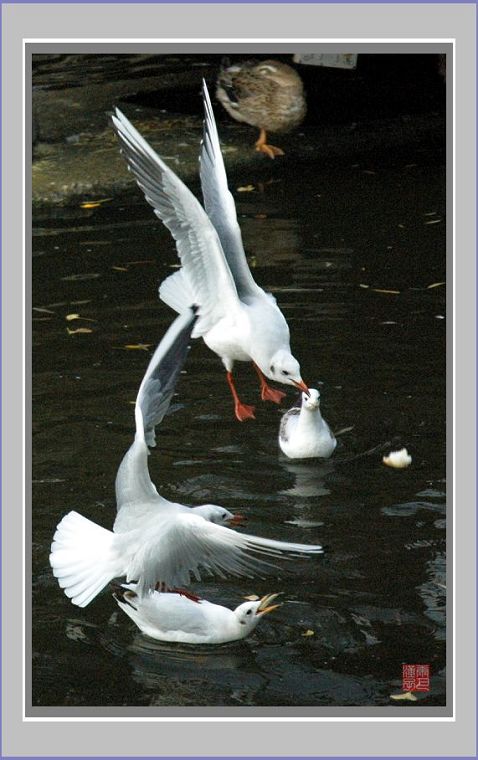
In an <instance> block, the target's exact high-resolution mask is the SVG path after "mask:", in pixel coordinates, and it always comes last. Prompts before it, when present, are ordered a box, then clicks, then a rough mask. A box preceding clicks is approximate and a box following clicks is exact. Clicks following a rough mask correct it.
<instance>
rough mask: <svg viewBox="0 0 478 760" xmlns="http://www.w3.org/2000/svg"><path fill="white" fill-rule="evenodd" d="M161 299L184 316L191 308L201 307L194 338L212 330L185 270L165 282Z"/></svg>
mask: <svg viewBox="0 0 478 760" xmlns="http://www.w3.org/2000/svg"><path fill="white" fill-rule="evenodd" d="M159 297H160V299H161V301H163V302H164V303H165V304H167V305H168V306H170V307H171V309H174V311H176V312H177V313H178V314H184V312H185V311H187V310H188V309H190V308H191V306H199V315H200V317H199V320H198V322H197V323H196V324H195V326H194V330H193V332H192V335H191V337H192V338H198V337H199V336H200V335H203V334H204V333H205V332H207V331H208V330H209V329H210V328H211V324H209V322H208V323H206V320H205V319H204V317H203V318H201V303H200V299H199V298H198V297H197V296H196V295H195V294H194V291H193V288H192V286H191V283H190V282H189V280H188V278H187V275H186V274H185V271H184V269H179V270H178V271H177V272H174V274H170V275H169V277H166V279H165V280H163V282H162V283H161V285H160V286H159Z"/></svg>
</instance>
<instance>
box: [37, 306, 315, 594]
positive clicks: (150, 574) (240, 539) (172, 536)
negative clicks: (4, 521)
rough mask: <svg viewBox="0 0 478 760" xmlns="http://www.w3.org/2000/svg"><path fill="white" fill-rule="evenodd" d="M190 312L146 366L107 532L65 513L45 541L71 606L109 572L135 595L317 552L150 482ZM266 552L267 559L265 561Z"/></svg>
mask: <svg viewBox="0 0 478 760" xmlns="http://www.w3.org/2000/svg"><path fill="white" fill-rule="evenodd" d="M197 319H198V317H197V314H196V313H194V310H193V309H189V310H188V312H186V313H184V314H181V315H179V316H178V317H176V319H175V320H174V322H173V323H172V324H171V326H170V327H169V329H168V330H167V332H166V334H165V335H164V337H163V339H162V340H161V342H160V344H159V346H158V348H157V349H156V351H155V352H154V354H153V357H152V359H151V361H150V364H149V365H148V368H147V370H146V374H145V376H144V378H143V381H142V382H141V385H140V388H139V391H138V396H137V398H136V404H135V421H136V434H135V438H134V441H133V443H132V445H131V446H130V448H129V449H128V451H127V452H126V454H125V455H124V457H123V460H122V462H121V464H120V467H119V470H118V473H117V476H116V484H115V490H116V502H117V514H116V519H115V521H114V524H113V530H112V531H111V530H107V529H106V528H103V527H101V526H100V525H97V524H96V523H94V522H92V521H91V520H89V519H87V518H86V517H83V516H82V515H80V514H79V513H78V512H76V511H71V512H69V513H68V514H67V515H65V517H63V519H62V520H61V521H60V523H59V524H58V526H57V529H56V532H55V534H54V536H53V542H52V545H51V554H50V565H51V567H52V569H53V575H54V576H55V577H56V578H57V579H58V583H59V585H60V587H61V588H62V589H64V592H65V594H66V595H67V596H68V597H69V598H70V599H71V601H72V602H73V604H76V605H78V606H79V607H85V606H86V605H87V604H89V603H90V602H91V601H92V600H93V599H94V598H95V596H96V595H97V594H98V593H99V592H100V591H101V590H102V589H103V588H104V587H105V586H106V585H107V584H108V583H109V582H110V581H112V580H113V579H114V578H120V577H126V581H127V582H128V583H129V582H136V583H137V586H136V592H137V594H138V596H139V597H143V596H147V595H148V593H151V591H153V590H155V589H156V588H160V589H161V590H170V589H172V590H174V589H176V588H178V587H179V588H182V587H184V586H187V585H188V583H189V582H190V580H191V576H192V577H194V578H195V579H197V580H200V579H201V572H202V573H203V574H207V575H216V576H219V577H221V578H224V577H226V576H227V575H228V574H229V575H236V576H247V577H252V576H253V574H254V573H266V572H271V571H273V570H275V571H276V569H277V568H276V566H275V565H273V564H272V563H271V562H270V559H271V558H278V557H281V556H285V557H288V558H292V557H297V556H298V555H302V554H306V555H311V554H320V553H322V551H323V550H322V547H321V546H313V545H306V544H296V543H288V542H284V541H274V540H271V539H267V538H259V537H256V536H250V535H247V534H241V533H236V532H235V531H234V530H231V528H230V527H228V526H231V525H232V526H235V525H238V524H239V523H240V522H242V521H243V520H244V518H243V517H242V516H241V515H233V514H232V513H231V512H229V511H228V510H227V509H224V507H221V506H218V505H215V504H203V505H201V506H198V507H188V506H185V505H183V504H176V503H173V502H170V501H168V500H167V499H164V498H163V497H162V496H161V495H160V494H159V493H158V491H157V490H156V487H155V485H154V483H153V482H152V481H151V478H150V474H149V470H148V454H149V448H148V444H149V445H150V446H152V445H153V444H155V433H154V428H155V425H158V424H159V423H160V422H161V420H162V419H163V417H164V415H165V414H166V411H167V409H168V407H169V404H170V402H171V398H172V396H173V394H174V390H175V387H176V382H177V379H178V376H179V374H180V371H181V368H182V366H183V364H184V361H185V359H186V355H187V350H188V343H189V340H190V338H191V334H192V331H193V329H194V326H195V323H196V320H197ZM264 557H267V559H264Z"/></svg>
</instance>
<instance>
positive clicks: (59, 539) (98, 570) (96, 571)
mask: <svg viewBox="0 0 478 760" xmlns="http://www.w3.org/2000/svg"><path fill="white" fill-rule="evenodd" d="M115 538H116V536H115V534H114V533H112V532H111V531H110V530H106V529H105V528H102V527H101V526H100V525H96V523H94V522H92V521H91V520H88V519H87V518H86V517H82V515H80V514H78V512H69V513H68V514H67V515H65V517H64V518H63V520H62V521H61V522H60V523H59V524H58V527H57V530H56V533H55V535H54V536H53V543H52V545H51V554H50V565H51V567H52V570H53V575H54V576H55V578H57V580H58V583H59V585H60V588H62V589H63V590H64V592H65V594H66V595H67V596H68V597H69V598H70V599H71V601H72V602H73V604H76V605H78V607H86V605H87V604H89V603H90V602H91V601H92V599H94V598H95V596H96V595H97V594H98V593H99V592H100V591H101V589H103V588H104V587H105V586H106V584H107V583H109V582H110V581H111V580H112V579H113V578H116V577H117V576H119V575H124V569H123V567H122V563H121V560H120V558H119V557H118V555H117V554H116V552H114V541H115Z"/></svg>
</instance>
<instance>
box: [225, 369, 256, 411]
mask: <svg viewBox="0 0 478 760" xmlns="http://www.w3.org/2000/svg"><path fill="white" fill-rule="evenodd" d="M226 377H227V382H228V383H229V388H230V389H231V393H232V398H233V399H234V411H235V413H236V417H237V419H238V420H239V422H244V420H248V419H252V420H254V419H255V417H254V407H253V406H249V405H248V404H243V403H242V402H241V401H240V399H239V396H238V395H237V391H236V386H235V385H234V380H233V378H232V372H227V373H226Z"/></svg>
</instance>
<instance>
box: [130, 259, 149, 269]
mask: <svg viewBox="0 0 478 760" xmlns="http://www.w3.org/2000/svg"><path fill="white" fill-rule="evenodd" d="M126 263H127V265H128V266H129V267H130V266H131V267H132V266H136V265H138V264H155V263H156V262H155V261H153V260H152V259H144V260H143V261H127V262H126Z"/></svg>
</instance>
